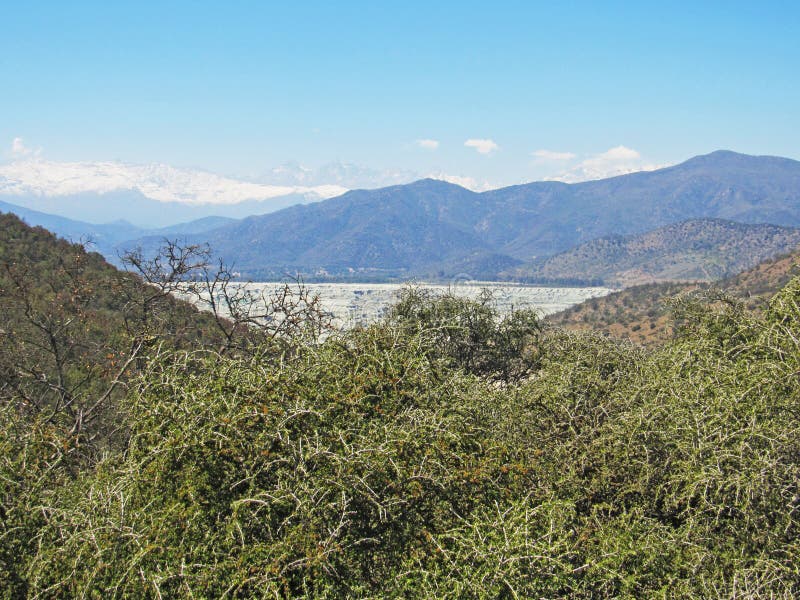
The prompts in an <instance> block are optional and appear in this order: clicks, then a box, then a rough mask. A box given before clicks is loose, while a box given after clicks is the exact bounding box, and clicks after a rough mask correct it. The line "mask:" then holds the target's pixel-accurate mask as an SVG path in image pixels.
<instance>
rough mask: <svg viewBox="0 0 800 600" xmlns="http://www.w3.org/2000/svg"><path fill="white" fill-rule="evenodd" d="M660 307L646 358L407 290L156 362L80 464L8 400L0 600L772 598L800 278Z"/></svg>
mask: <svg viewBox="0 0 800 600" xmlns="http://www.w3.org/2000/svg"><path fill="white" fill-rule="evenodd" d="M673 310H674V315H675V319H676V327H675V331H676V337H675V338H674V339H673V340H671V341H669V342H668V343H666V344H665V345H664V346H662V347H659V348H654V349H648V350H644V349H642V348H638V347H635V346H633V345H630V344H625V343H620V342H616V341H613V340H610V339H607V338H603V337H600V336H597V335H595V334H588V333H570V332H565V331H562V330H558V329H550V328H544V329H543V328H542V327H541V325H540V324H539V322H538V320H537V319H536V318H535V317H534V316H533V315H531V314H530V313H526V312H524V311H523V312H520V313H518V314H515V315H512V316H511V317H506V318H501V317H500V316H499V315H498V314H497V312H496V310H495V309H494V307H493V304H492V302H491V299H490V297H488V296H487V297H484V298H482V299H480V300H479V301H477V302H473V301H467V300H462V299H458V298H453V297H450V296H444V297H431V296H428V295H426V294H425V293H422V292H420V291H419V290H413V289H412V290H408V291H407V292H406V294H405V295H404V296H403V297H402V298H400V299H399V301H398V303H397V305H396V306H395V308H394V309H393V310H392V311H391V312H390V314H389V315H388V316H387V317H386V318H385V319H384V320H383V321H381V322H379V323H376V324H374V325H372V326H369V327H365V328H360V329H355V330H352V331H348V332H345V333H341V334H334V335H327V336H320V335H310V334H309V333H308V329H306V328H292V329H286V330H282V331H281V332H280V334H279V335H278V336H275V337H271V338H263V339H262V340H261V341H260V342H259V343H258V344H257V346H256V347H253V348H251V351H248V352H221V351H219V348H217V347H216V346H215V345H214V344H204V343H203V341H202V338H199V339H198V342H197V344H196V345H195V347H186V346H183V347H181V346H180V345H175V346H173V347H170V348H166V347H164V346H160V347H159V348H160V349H159V350H158V351H157V352H155V351H153V352H147V353H145V354H143V356H144V359H145V360H144V362H143V364H142V365H141V368H140V369H138V370H137V372H136V373H135V374H134V375H133V376H132V380H131V381H130V385H129V386H128V387H126V388H125V395H124V402H121V403H119V405H118V408H119V412H118V413H116V414H117V415H118V418H119V419H120V421H119V423H120V424H121V425H124V429H125V431H126V435H125V439H124V443H122V444H119V445H110V446H108V447H107V448H106V450H105V451H104V452H100V453H96V454H93V455H91V457H90V459H86V460H82V461H80V462H76V461H71V460H70V458H69V457H70V456H71V455H70V454H69V453H68V452H66V451H65V450H64V448H65V445H68V443H67V442H68V441H69V439H71V438H69V437H68V434H69V432H68V431H65V430H64V429H63V428H60V427H58V424H57V423H55V424H54V423H52V422H50V421H48V420H47V419H45V418H43V417H42V416H41V415H39V414H37V413H33V412H26V411H23V410H21V409H20V403H19V399H18V398H16V396H14V393H13V392H9V393H8V394H7V395H6V396H4V397H3V404H2V407H1V408H0V503H1V504H0V516H2V525H0V590H2V593H3V595H4V596H6V597H12V598H14V597H26V596H29V597H42V598H49V597H118V598H142V597H144V598H147V597H152V598H167V597H203V598H216V597H242V598H244V597H246V598H249V597H273V598H275V597H308V598H340V597H353V598H361V597H398V598H399V597H425V598H427V597H445V598H527V597H533V598H539V597H580V598H592V597H648V596H649V597H687V596H700V597H772V598H776V597H777V598H791V597H796V596H797V595H798V594H800V568H799V567H798V564H800V535H798V534H799V531H798V527H799V526H800V489H799V486H800V431H798V429H799V428H800V379H799V378H798V373H800V343H798V340H799V339H800V279H794V280H792V281H791V282H790V283H789V284H788V285H787V286H786V287H785V288H784V289H783V290H782V291H781V292H779V293H778V294H777V295H776V296H775V297H774V299H773V300H772V301H771V303H770V305H769V307H768V308H767V309H766V310H765V311H763V312H762V313H760V314H754V313H751V312H750V311H748V310H747V309H746V307H744V306H743V305H742V304H740V303H738V302H736V301H735V300H732V299H730V298H728V297H726V296H724V295H720V294H715V295H711V296H708V297H706V298H702V299H697V298H695V299H684V300H681V301H680V302H678V303H677V304H676V305H675V306H674V307H673ZM7 326H8V323H6V322H5V321H4V323H3V328H6V327H7ZM278 338H280V343H278ZM9 364H10V363H9Z"/></svg>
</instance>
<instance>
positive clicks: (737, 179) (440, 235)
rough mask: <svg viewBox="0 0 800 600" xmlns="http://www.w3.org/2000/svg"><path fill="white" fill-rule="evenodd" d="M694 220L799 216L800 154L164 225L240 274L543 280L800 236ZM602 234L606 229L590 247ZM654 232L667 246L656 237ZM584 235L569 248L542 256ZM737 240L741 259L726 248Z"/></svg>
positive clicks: (433, 183)
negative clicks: (209, 223)
mask: <svg viewBox="0 0 800 600" xmlns="http://www.w3.org/2000/svg"><path fill="white" fill-rule="evenodd" d="M154 202H155V201H154ZM698 219H700V220H704V219H725V220H729V221H735V222H739V223H744V224H776V225H781V226H785V227H795V226H800V162H798V161H794V160H790V159H786V158H778V157H770V156H747V155H743V154H737V153H734V152H729V151H718V152H713V153H711V154H708V155H704V156H698V157H695V158H692V159H690V160H688V161H686V162H684V163H682V164H679V165H675V166H672V167H668V168H665V169H660V170H657V171H648V172H639V173H633V174H629V175H622V176H619V177H613V178H610V179H603V180H597V181H589V182H584V183H576V184H566V183H560V182H536V183H530V184H525V185H518V186H512V187H507V188H502V189H498V190H492V191H488V192H483V193H476V192H473V191H470V190H467V189H465V188H462V187H459V186H457V185H453V184H450V183H446V182H443V181H439V180H432V179H424V180H420V181H417V182H414V183H410V184H406V185H396V186H391V187H386V188H381V189H376V190H355V191H350V192H347V193H345V194H343V195H341V196H338V197H335V198H331V199H328V200H322V201H319V202H315V203H312V204H304V205H296V206H291V207H288V208H285V209H282V210H279V211H277V212H272V213H269V214H265V215H257V216H249V217H247V218H244V219H242V220H238V221H232V222H230V221H229V222H227V223H226V224H224V225H223V226H221V227H214V228H210V229H206V228H205V227H201V228H200V229H199V230H197V229H195V231H194V232H193V231H190V230H189V229H183V230H180V231H177V230H175V231H172V232H171V233H169V234H166V235H171V236H176V235H179V236H182V240H183V241H186V242H190V243H209V244H210V245H211V247H212V249H213V250H214V252H215V253H216V254H217V255H219V256H220V257H222V258H224V259H225V260H226V261H227V262H229V263H232V264H234V265H235V268H236V269H237V270H238V271H239V272H240V273H241V274H242V276H243V277H249V278H253V279H262V280H266V279H273V278H279V279H280V278H282V277H284V275H285V273H287V272H291V273H294V272H300V273H303V274H304V275H305V276H306V277H309V278H322V279H325V278H335V279H354V280H357V279H392V278H395V279H397V278H399V279H405V278H409V277H426V278H430V277H435V278H444V279H446V278H451V277H456V276H457V277H469V276H471V277H474V278H478V279H493V278H496V277H500V276H503V275H508V274H509V273H510V274H515V273H516V274H527V275H526V276H528V277H533V278H539V279H540V280H541V281H547V280H552V279H559V278H561V279H564V278H566V279H569V278H572V277H573V276H578V275H580V277H579V278H583V277H584V276H586V275H590V274H591V275H592V276H591V279H597V278H598V277H599V278H610V279H612V280H614V281H617V282H619V283H628V282H630V281H635V280H636V273H637V272H638V273H644V274H645V276H652V277H654V278H656V279H658V278H662V277H665V278H670V277H675V278H680V279H686V278H694V276H695V275H697V274H700V275H701V276H702V275H703V274H704V273H706V274H711V273H714V274H716V273H723V272H725V273H727V272H730V271H731V270H733V269H736V268H738V267H739V266H740V264H741V263H737V262H736V261H737V260H740V259H739V258H738V256H739V255H741V257H742V258H741V260H743V261H748V260H757V259H760V258H764V257H765V254H764V253H765V252H773V251H774V252H781V251H784V250H785V249H786V248H787V245H788V244H791V243H794V242H793V241H792V240H794V238H793V236H794V235H795V233H794V232H791V231H789V230H783V229H780V228H772V229H742V228H737V227H736V226H734V225H732V224H728V225H723V224H721V223H718V222H706V221H696V220H698ZM687 220H695V222H694V224H692V225H682V226H680V227H677V228H673V229H664V230H660V231H657V232H653V233H652V234H651V235H650V237H645V238H641V239H639V240H636V239H633V238H625V239H623V238H608V236H637V235H640V234H643V233H645V232H648V231H653V230H657V229H659V228H663V227H665V226H668V225H675V224H677V223H681V222H684V221H687ZM56 231H57V232H58V233H61V232H60V231H58V230H56ZM62 235H63V234H62ZM164 235H165V232H163V231H158V232H153V231H152V230H149V231H146V232H144V234H142V235H139V234H137V235H134V236H132V237H131V238H129V240H128V241H120V242H115V243H118V244H120V245H122V246H125V247H130V246H133V245H140V246H142V247H144V248H145V249H148V248H153V247H155V246H157V245H158V244H159V242H160V241H161V238H162V237H163V236H164ZM730 236H733V237H730ZM599 238H607V239H606V240H605V241H598V242H597V243H596V244H595V245H594V246H582V247H581V244H585V243H587V242H590V241H592V240H598V239H599ZM654 243H655V244H656V245H657V246H659V247H660V250H659V249H657V248H654V249H650V250H648V249H647V245H648V244H651V245H652V244H654ZM726 244H727V246H726ZM732 244H733V245H732ZM576 246H579V248H578V249H576V250H575V251H574V253H573V254H571V255H564V256H562V257H561V258H554V259H553V261H551V262H549V263H548V262H546V259H547V258H548V257H554V256H555V255H558V254H559V253H563V252H566V251H568V250H571V249H573V248H575V247H576ZM705 246H708V248H707V249H704V247H705ZM692 248H694V250H692ZM597 252H599V253H600V254H601V256H600V258H599V259H598V258H597V257H596V256H594V254H595V253H597ZM681 252H682V254H681ZM733 252H735V253H737V257H734V259H733V260H731V259H730V258H724V257H723V255H725V254H727V253H733ZM676 253H677V254H676ZM679 254H680V257H678V255H679ZM590 255H591V256H590ZM581 256H583V257H584V258H585V261H584V264H582V265H581V264H579V263H580V261H581V258H580V257H581ZM670 257H672V258H670ZM721 257H723V259H721ZM604 261H605V262H604ZM614 261H616V262H614ZM653 261H655V262H653ZM720 261H721V262H720ZM612 263H613V264H612ZM548 265H549V266H548ZM556 265H560V266H556ZM595 269H597V271H598V274H592V271H593V270H595ZM626 272H630V273H628V275H626ZM568 274H569V275H568ZM631 274H632V275H631ZM631 277H632V278H631Z"/></svg>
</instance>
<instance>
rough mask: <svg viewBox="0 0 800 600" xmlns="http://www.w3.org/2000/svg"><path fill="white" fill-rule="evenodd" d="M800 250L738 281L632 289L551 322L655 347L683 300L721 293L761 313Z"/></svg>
mask: <svg viewBox="0 0 800 600" xmlns="http://www.w3.org/2000/svg"><path fill="white" fill-rule="evenodd" d="M798 265H800V249H796V250H794V251H793V252H791V253H788V254H785V255H782V256H779V257H777V258H773V259H770V260H767V261H764V262H762V263H760V264H758V265H756V266H755V267H753V268H751V269H748V270H746V271H744V272H742V273H740V274H738V275H735V276H733V277H729V278H726V279H723V280H721V281H718V282H716V283H714V284H709V283H699V284H698V283H683V284H681V283H671V282H666V283H654V284H644V285H637V286H633V287H630V288H627V289H624V290H621V291H619V292H615V293H613V294H610V295H608V296H605V297H603V298H593V299H591V300H587V301H586V302H583V303H581V304H578V305H576V306H573V307H572V308H570V309H568V310H565V311H563V312H560V313H557V314H554V315H551V316H549V317H548V318H547V321H548V322H549V323H550V324H552V325H555V326H560V327H566V328H568V329H576V330H587V329H591V330H595V331H600V332H603V333H606V334H609V335H611V336H614V337H618V338H624V339H630V340H631V341H633V342H635V343H640V344H653V343H658V342H661V341H663V340H665V339H667V338H668V337H669V336H670V335H671V333H672V322H671V320H670V314H669V309H668V306H667V302H668V300H669V299H670V298H674V297H676V296H678V295H680V294H687V293H691V292H693V291H698V290H706V289H709V288H711V287H712V286H713V287H714V288H719V289H721V290H723V291H725V292H727V293H729V294H731V295H732V296H734V297H736V298H739V299H741V300H742V301H744V302H745V304H746V305H747V306H748V307H749V308H751V309H756V310H758V309H759V308H761V307H763V305H764V302H765V301H766V300H767V299H769V298H770V297H772V296H773V295H774V294H775V293H776V292H777V291H778V290H780V289H781V288H783V286H785V285H786V284H787V283H788V282H789V280H790V279H791V278H792V276H794V275H797V274H798V272H800V268H799V267H798Z"/></svg>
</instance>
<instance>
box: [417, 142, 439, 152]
mask: <svg viewBox="0 0 800 600" xmlns="http://www.w3.org/2000/svg"><path fill="white" fill-rule="evenodd" d="M416 144H417V146H419V147H420V148H425V150H436V149H437V148H438V147H439V140H417V141H416Z"/></svg>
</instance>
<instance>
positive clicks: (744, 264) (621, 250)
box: [510, 219, 800, 287]
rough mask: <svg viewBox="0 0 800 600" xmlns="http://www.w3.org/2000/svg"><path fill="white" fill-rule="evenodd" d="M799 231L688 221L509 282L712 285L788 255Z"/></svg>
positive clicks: (596, 243) (556, 260)
mask: <svg viewBox="0 0 800 600" xmlns="http://www.w3.org/2000/svg"><path fill="white" fill-rule="evenodd" d="M798 244H800V229H795V228H790V227H779V226H777V225H747V224H743V223H735V222H733V221H726V220H723V219H692V220H688V221H683V222H681V223H676V224H674V225H667V226H665V227H659V228H658V229H655V230H653V231H649V232H647V233H644V234H640V235H633V236H619V235H615V236H607V237H603V238H599V239H596V240H592V241H590V242H586V243H584V244H580V245H579V246H576V247H575V248H573V249H571V250H567V251H566V252H562V253H560V254H557V255H555V256H552V257H550V258H546V259H542V260H540V261H538V262H536V263H534V264H532V265H526V266H523V267H521V268H518V269H515V270H512V271H511V272H510V276H512V277H513V278H514V279H518V280H530V281H558V280H559V279H561V280H565V281H597V282H599V283H602V284H603V285H610V286H618V287H629V286H632V285H640V284H644V283H658V282H662V281H673V282H674V281H716V280H718V279H722V278H724V277H727V276H729V275H731V274H733V273H739V272H741V271H744V270H745V269H749V268H751V267H753V266H755V265H757V264H758V263H760V262H762V261H764V260H767V259H769V258H772V257H774V256H777V255H779V254H784V253H786V252H789V251H791V250H792V249H794V248H795V247H797V246H798Z"/></svg>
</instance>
